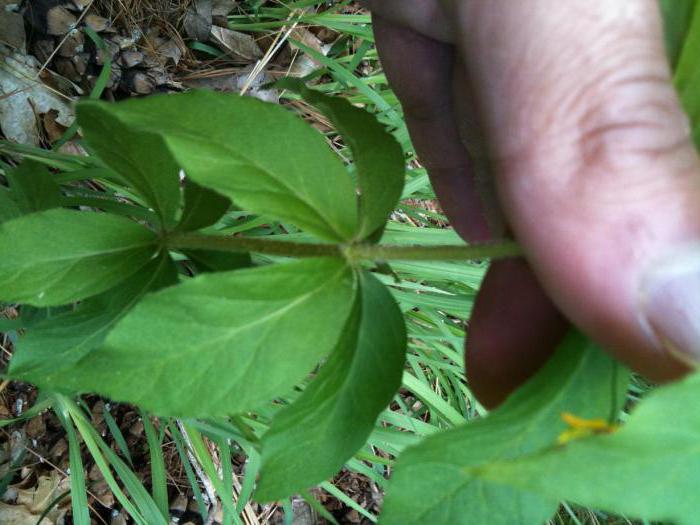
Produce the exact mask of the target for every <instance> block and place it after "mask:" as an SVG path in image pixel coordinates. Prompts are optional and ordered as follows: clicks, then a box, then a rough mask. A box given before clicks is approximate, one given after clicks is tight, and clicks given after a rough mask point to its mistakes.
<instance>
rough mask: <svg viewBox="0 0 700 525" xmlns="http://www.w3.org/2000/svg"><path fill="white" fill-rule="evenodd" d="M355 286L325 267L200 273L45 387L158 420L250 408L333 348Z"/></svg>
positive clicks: (327, 262) (347, 275)
mask: <svg viewBox="0 0 700 525" xmlns="http://www.w3.org/2000/svg"><path fill="white" fill-rule="evenodd" d="M355 288H356V284H355V279H354V277H353V273H352V272H351V270H350V269H349V268H348V267H347V266H346V265H345V263H344V262H343V261H341V260H335V259H309V260H304V261H299V262H293V263H288V264H276V265H272V266H267V267H262V268H255V269H248V270H238V271H233V272H225V273H216V274H205V275H201V276H199V277H196V278H194V279H192V280H191V281H189V282H186V283H184V284H181V285H179V286H175V287H172V288H169V289H166V290H163V291H161V292H156V293H154V294H151V295H149V296H147V297H146V298H145V299H144V300H143V301H142V302H141V303H139V304H138V305H137V306H136V307H135V308H134V309H133V310H132V311H131V312H130V313H129V314H128V315H127V316H126V317H125V318H124V319H122V320H121V321H120V322H119V323H118V325H117V326H116V327H115V328H114V330H113V331H112V332H111V333H110V334H109V336H108V337H107V340H106V341H105V343H104V345H103V346H102V347H101V348H99V349H98V350H96V351H94V352H91V353H90V354H88V355H87V356H86V357H85V358H84V359H82V360H81V361H80V362H78V363H77V364H76V365H75V366H74V367H72V368H71V369H70V371H66V372H59V373H58V374H54V375H51V376H50V377H47V381H50V382H51V383H52V384H56V385H58V384H62V385H63V388H64V389H68V390H70V391H73V392H88V391H89V392H97V393H99V394H103V395H105V396H108V397H111V398H112V399H115V400H118V401H128V402H131V403H134V404H136V405H139V406H140V407H142V408H143V409H145V410H148V411H150V412H152V413H155V414H158V415H172V416H197V417H203V416H215V415H230V414H234V413H239V412H242V411H247V410H251V409H253V408H255V407H256V406H258V405H260V404H262V403H264V402H266V401H269V400H271V399H272V398H273V397H274V396H275V395H279V394H284V393H285V392H286V391H287V390H288V389H290V388H291V387H292V386H293V385H295V384H296V383H298V382H299V381H300V380H301V379H303V377H304V376H305V375H306V374H308V373H309V372H310V371H311V369H312V367H313V366H314V365H315V364H316V363H317V362H318V361H319V360H320V359H321V358H322V357H323V356H325V355H326V354H328V353H329V352H330V351H331V350H332V349H333V347H334V346H335V345H336V343H337V341H338V339H339V337H340V333H341V331H342V329H343V326H345V323H346V321H347V318H348V316H349V314H350V309H351V307H352V302H353V297H354V295H355Z"/></svg>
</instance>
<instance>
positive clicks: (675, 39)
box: [659, 0, 697, 69]
mask: <svg viewBox="0 0 700 525" xmlns="http://www.w3.org/2000/svg"><path fill="white" fill-rule="evenodd" d="M696 2H697V0H660V2H659V3H660V5H661V11H662V13H663V16H664V21H665V24H664V29H665V33H666V49H667V51H668V58H669V61H670V62H671V67H673V68H674V69H676V66H677V65H678V59H679V58H680V56H681V52H682V51H683V47H684V46H685V44H686V37H687V36H688V30H689V29H690V24H691V22H692V20H693V13H694V11H695V6H696Z"/></svg>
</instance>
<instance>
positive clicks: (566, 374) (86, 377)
mask: <svg viewBox="0 0 700 525" xmlns="http://www.w3.org/2000/svg"><path fill="white" fill-rule="evenodd" d="M697 18H698V17H696V19H697ZM683 36H684V35H683ZM679 38H680V37H679ZM686 60H690V59H688V58H686ZM688 67H690V66H688ZM284 86H285V87H286V88H288V89H294V90H295V91H298V92H299V93H300V94H301V95H302V96H303V97H305V98H306V100H307V101H309V102H311V103H313V104H315V105H316V106H317V107H318V108H319V109H321V110H322V111H323V112H324V113H326V115H327V116H328V118H329V119H330V120H332V121H333V122H334V124H335V125H336V127H337V128H338V129H339V131H340V132H341V133H342V134H343V135H344V137H345V139H346V141H347V142H348V143H349V144H350V146H351V148H352V153H353V156H354V161H355V167H356V171H355V173H353V174H351V175H352V176H348V174H347V173H346V171H345V168H344V167H343V165H342V163H340V162H339V161H338V160H337V159H336V158H335V157H334V156H333V155H332V154H331V153H329V150H328V148H327V146H326V145H325V144H324V143H323V140H322V139H321V138H320V136H319V135H318V134H316V133H315V132H314V131H312V130H311V129H310V128H308V127H307V126H305V125H304V124H303V123H301V121H299V120H297V119H295V118H294V117H292V116H291V115H290V114H289V113H287V112H285V110H283V109H281V108H278V107H274V106H268V105H263V104H262V103H259V102H257V101H252V100H248V99H240V98H238V97H232V96H225V95H213V94H204V93H193V94H188V95H182V96H176V97H157V98H153V99H148V100H143V101H131V102H129V103H125V104H119V105H114V106H110V105H104V104H99V103H93V102H88V103H84V104H83V105H81V107H80V108H79V118H80V123H81V125H82V127H83V130H84V134H85V137H86V139H87V142H88V144H89V146H90V147H91V148H92V150H93V151H94V153H95V154H96V156H93V157H91V158H90V159H89V160H83V161H81V162H84V163H88V165H84V166H76V164H71V165H70V170H68V171H67V172H66V173H67V175H66V174H64V179H63V180H68V179H70V180H76V179H81V178H85V179H88V178H90V179H99V180H101V181H102V182H103V184H104V186H105V187H106V188H107V189H108V195H109V194H111V197H109V196H107V197H106V196H105V195H104V194H102V193H100V194H99V196H98V195H86V194H80V195H77V194H71V195H70V196H66V195H64V194H62V193H61V191H60V190H59V187H58V186H57V185H56V180H55V177H50V176H48V172H47V171H46V169H45V168H44V167H43V165H42V164H39V163H36V162H32V161H27V160H25V161H24V163H22V164H21V165H20V167H19V168H16V169H14V170H8V172H7V173H8V179H9V182H10V190H9V191H7V190H3V191H2V192H0V203H2V206H0V210H1V211H2V220H3V221H5V222H4V224H3V225H2V227H0V256H1V257H0V299H2V300H4V301H8V302H20V303H22V304H24V305H28V307H27V308H26V312H27V314H28V315H25V314H24V313H23V315H22V317H21V318H20V320H19V324H20V325H22V326H24V327H26V328H27V329H28V330H27V333H26V335H24V336H23V337H22V338H20V339H19V341H18V344H17V350H16V353H15V356H14V359H13V361H12V364H11V368H10V370H9V372H8V375H9V377H13V378H18V379H23V380H28V381H31V382H34V383H36V384H38V385H39V386H41V387H42V388H44V389H45V390H47V391H55V392H62V393H63V394H74V393H77V392H86V391H95V392H99V393H102V394H104V395H107V396H110V397H113V398H114V399H117V400H125V401H130V402H133V403H135V404H138V405H139V406H141V407H142V408H144V409H145V410H148V411H150V412H153V413H155V414H157V415H159V416H177V417H183V418H199V419H198V420H194V419H190V420H187V422H186V423H185V424H183V425H182V426H181V427H179V428H176V429H173V434H174V435H178V436H180V438H179V439H181V440H182V443H185V442H186V443H188V444H190V447H191V449H192V452H193V453H194V454H195V455H196V456H197V459H198V460H199V461H200V462H201V464H202V466H203V467H204V470H205V471H206V472H207V474H208V476H209V478H210V479H211V480H212V481H213V482H214V484H215V485H217V487H216V488H217V492H219V493H220V494H225V493H226V487H225V486H224V484H225V475H223V476H222V478H221V479H220V478H219V474H218V473H217V472H216V468H215V466H214V465H213V464H212V463H210V459H207V458H208V456H207V454H206V450H205V448H204V447H203V445H202V440H201V434H202V433H204V432H206V433H207V435H208V436H210V437H214V438H215V437H216V436H219V439H222V440H225V439H229V437H230V436H232V435H233V436H237V437H238V438H239V439H240V441H241V442H242V443H246V444H247V445H248V446H250V447H251V451H252V453H253V454H256V453H258V452H259V453H260V454H261V461H262V465H261V477H260V481H259V483H258V488H257V492H256V494H257V497H259V498H260V499H264V500H265V499H277V498H282V497H285V496H288V495H290V494H292V493H295V492H299V491H303V490H305V489H306V488H308V487H310V486H312V485H314V484H317V483H319V482H321V481H323V480H324V479H326V478H327V477H329V476H330V475H332V474H333V472H334V471H336V470H337V469H338V468H340V467H341V466H342V464H343V463H344V462H345V461H347V460H348V459H349V458H350V457H351V456H352V455H353V454H354V453H355V452H356V451H357V450H358V449H359V448H360V447H362V445H363V444H364V443H365V441H366V440H367V438H368V436H369V435H370V432H371V431H372V429H373V428H374V422H375V420H376V419H377V417H378V416H379V414H380V412H381V411H382V410H383V408H384V407H385V406H386V405H387V404H388V403H389V401H390V400H391V399H392V397H393V395H394V393H395V391H396V390H397V388H398V387H399V385H400V382H401V373H402V371H403V366H404V358H405V353H404V352H405V347H406V334H405V328H404V321H403V319H402V316H401V312H400V311H399V310H398V309H397V307H396V304H395V302H394V300H393V299H392V297H391V296H390V295H389V294H388V292H387V289H386V287H385V286H384V285H383V284H381V283H380V282H379V279H378V277H379V278H382V277H383V276H382V274H381V273H377V272H372V271H370V270H373V269H377V270H381V271H386V270H388V269H389V268H388V267H387V263H388V264H390V265H391V264H393V262H394V261H406V260H416V261H421V260H433V259H436V260H444V259H462V260H466V259H469V258H482V257H497V256H507V255H511V254H514V253H517V247H515V246H513V245H510V244H504V245H498V246H487V247H468V246H437V247H435V246H431V247H425V246H409V247H405V246H393V245H388V246H387V245H382V244H378V243H377V242H378V240H379V238H380V237H381V234H382V230H383V228H384V225H385V221H386V218H387V216H388V214H389V213H390V212H391V210H393V208H394V207H395V205H396V203H397V201H398V198H399V196H400V194H401V187H402V184H403V177H404V173H403V165H404V159H403V155H402V153H401V150H400V148H398V147H397V146H396V145H395V143H394V142H393V140H392V139H391V137H390V136H389V135H388V133H387V132H386V131H384V129H383V128H382V126H380V125H379V124H377V123H376V121H374V120H373V118H371V117H370V116H369V115H368V114H366V113H364V112H363V111H361V110H359V109H356V108H353V107H352V106H350V105H349V104H347V102H345V101H342V100H337V99H333V98H328V97H323V96H321V95H319V94H318V93H316V92H312V91H309V90H307V89H306V88H304V87H303V86H302V85H300V84H295V83H291V82H290V81H288V82H287V83H286V84H285V85H284ZM688 100H689V99H688V98H686V102H687V103H688ZM98 159H99V160H98ZM68 162H77V161H74V160H73V159H69V160H68ZM181 168H182V169H183V170H184V171H185V173H186V175H187V179H186V181H185V183H184V189H181V184H180V181H179V179H178V174H179V171H180V169H181ZM353 180H354V181H355V182H356V184H354V185H353V183H352V182H353ZM358 194H359V197H358ZM124 197H127V199H125V198H124ZM231 201H233V203H234V205H235V206H240V207H241V208H244V209H245V210H247V211H249V212H254V213H257V214H259V215H261V216H262V217H266V218H267V219H266V220H268V221H271V220H280V221H282V222H283V224H284V227H285V229H286V230H287V231H289V232H292V235H289V236H288V237H290V238H292V239H293V240H291V241H279V240H274V239H272V240H270V239H266V238H264V237H262V238H261V237H250V236H243V237H240V236H236V237H230V236H226V237H224V236H221V235H215V234H213V233H212V232H211V231H210V230H211V229H210V226H211V225H212V224H214V223H215V222H217V221H218V220H219V218H220V217H221V216H222V215H223V214H224V213H225V212H226V210H228V209H229V208H230V206H231ZM78 206H80V207H90V208H92V209H100V210H103V211H105V212H107V213H96V212H94V211H78V210H76V209H66V208H76V207H78ZM296 227H299V228H301V231H299V230H297V229H296ZM251 253H252V254H263V255H266V256H268V258H267V259H266V260H265V261H264V262H265V263H270V262H273V263H274V264H265V265H258V264H256V265H254V264H253V263H254V262H256V263H260V262H261V261H260V258H259V255H255V256H254V258H251V257H250V254H251ZM183 257H186V258H187V261H188V263H187V264H188V270H191V269H192V268H191V267H195V268H196V269H197V270H199V272H200V275H198V276H197V277H195V278H190V275H189V274H190V272H189V271H188V272H183V267H182V265H179V267H178V264H177V263H176V262H175V261H176V260H182V258H183ZM287 257H293V258H300V259H303V260H300V261H294V262H289V261H288V260H286V258H287ZM283 258H284V259H283ZM397 264H401V262H397ZM178 269H179V270H180V271H179V272H178ZM178 281H181V282H180V283H179V284H178ZM75 301H81V302H80V303H79V304H78V305H77V306H65V305H69V304H71V303H73V302H75ZM379 349H380V350H379ZM318 363H322V365H321V366H320V368H317V364H318ZM309 373H311V380H310V381H305V377H306V376H308V375H309ZM627 378H628V375H627V373H626V372H624V371H623V370H621V369H620V368H619V367H618V366H617V365H616V364H615V363H613V362H612V361H611V360H610V359H609V358H607V357H605V356H604V354H602V353H601V352H600V351H598V350H597V349H595V348H593V347H592V345H591V344H590V343H589V342H588V341H586V340H585V339H583V338H582V337H581V336H579V335H576V334H572V335H571V336H570V337H569V338H568V339H567V341H566V342H565V343H564V344H563V345H562V349H561V351H560V352H559V353H558V355H557V356H556V358H555V359H554V360H552V361H551V362H550V363H549V364H548V366H547V367H546V368H545V369H544V370H543V371H542V372H541V373H540V374H539V375H538V376H537V377H535V378H534V379H533V380H532V381H531V382H530V383H529V384H528V385H527V386H526V387H525V388H523V389H522V390H521V391H520V392H519V393H518V394H516V395H515V396H513V397H512V398H511V399H510V400H509V402H508V403H506V405H504V406H503V407H502V408H500V409H498V410H497V411H495V412H494V413H493V414H491V415H490V416H489V417H488V418H485V419H483V420H477V421H474V422H472V423H469V424H467V425H463V426H459V427H458V428H455V429H453V430H449V431H446V432H443V433H440V434H438V435H436V436H434V437H431V438H428V439H426V440H425V441H424V442H422V443H421V444H420V445H418V446H417V447H414V448H412V449H410V450H408V451H407V452H406V453H405V454H403V455H401V457H400V459H399V461H398V462H397V465H396V472H395V475H394V479H393V482H392V488H391V489H390V492H389V495H388V497H387V501H386V510H385V514H384V515H383V518H384V521H385V522H386V523H393V522H396V523H426V522H434V523H453V522H459V521H466V520H467V519H468V520H469V522H474V523H481V522H488V523H514V522H521V523H537V522H540V521H543V520H545V519H547V518H548V517H549V516H550V515H551V514H552V513H553V512H554V510H555V509H556V506H557V504H558V502H559V501H560V500H562V499H570V500H574V501H576V502H579V503H583V504H588V505H591V506H594V507H602V508H605V509H609V510H614V511H619V512H626V513H629V514H630V515H634V516H643V517H648V518H650V519H673V520H676V521H677V522H680V523H694V522H695V520H696V518H695V517H694V505H693V502H694V498H693V491H694V484H695V483H696V480H697V478H696V477H697V474H696V473H697V472H698V469H697V467H698V465H697V461H698V459H697V452H696V451H695V448H696V443H697V437H698V434H699V433H700V428H699V427H698V424H697V422H696V421H694V419H693V417H687V418H685V419H684V420H683V421H682V422H679V421H677V420H676V418H675V417H674V407H682V406H684V405H687V404H688V403H690V402H692V397H691V396H693V395H695V394H696V393H697V391H698V386H697V381H698V380H697V377H695V376H694V377H691V378H689V379H688V380H686V381H684V382H681V383H679V384H677V385H673V386H670V387H666V388H664V389H660V390H659V391H658V392H657V393H656V394H654V395H653V397H650V399H649V400H648V401H646V402H644V403H643V405H642V406H641V407H640V408H639V409H638V410H637V411H635V412H634V414H633V416H632V417H631V418H630V421H629V423H628V424H627V425H625V426H624V427H623V428H622V429H621V430H617V429H616V427H615V426H614V424H615V422H616V420H617V418H618V416H619V409H620V405H621V403H622V402H623V400H624V390H625V388H626V386H627ZM297 385H301V388H295V386H297ZM425 395H426V396H427V395H429V392H427V393H425ZM275 397H277V398H281V399H283V400H284V408H282V409H281V410H277V411H276V412H275V413H274V415H273V417H272V418H271V425H270V427H269V429H267V428H262V431H260V427H261V425H260V423H259V422H258V421H257V419H258V414H263V416H262V417H261V418H264V413H265V411H266V410H267V408H266V407H267V406H268V405H269V401H270V400H271V399H273V398H275ZM54 405H55V406H56V407H58V410H59V412H60V414H61V415H62V419H63V421H64V424H65V425H66V427H67V428H70V429H73V433H72V434H71V432H70V431H69V438H71V440H72V441H73V442H77V437H76V436H75V429H76V428H77V431H78V432H79V433H80V435H81V436H83V439H84V440H86V443H87V444H88V447H89V449H90V451H91V453H92V454H93V457H96V458H100V460H99V461H98V464H99V465H100V466H101V468H103V472H104V471H107V472H109V470H110V467H109V465H111V466H112V468H114V469H115V470H116V471H117V472H118V473H119V475H120V477H121V478H122V481H124V482H125V483H126V484H128V487H127V488H128V492H129V496H130V497H131V499H132V500H133V503H132V502H131V501H130V500H129V498H128V497H127V496H126V495H125V494H124V493H123V492H122V491H121V490H119V487H118V485H117V484H116V482H114V480H113V478H111V480H110V479H109V478H108V481H111V482H112V483H113V484H114V487H116V488H115V494H116V495H117V497H118V498H119V499H120V501H123V504H124V506H125V507H126V508H129V509H130V514H131V515H132V516H134V519H136V521H137V522H139V523H148V524H150V523H159V522H161V521H160V520H161V517H162V516H163V496H162V494H161V495H160V496H156V495H155V494H154V496H153V498H151V497H150V496H149V495H148V494H147V493H146V492H145V491H143V490H141V489H140V488H139V484H138V482H137V481H134V479H132V476H130V475H129V470H128V468H127V466H126V464H125V463H124V461H122V460H121V459H120V458H119V457H118V456H117V455H116V454H115V453H114V452H113V451H112V450H111V449H109V447H107V446H105V445H104V443H103V442H102V440H101V439H100V437H99V435H95V434H94V432H93V431H92V430H91V429H90V427H89V425H88V424H87V423H86V420H85V415H84V413H83V412H82V411H81V409H80V407H79V406H77V405H76V404H75V403H73V402H72V401H71V400H70V398H68V397H66V396H65V395H61V394H56V396H55V400H54ZM433 406H434V407H436V408H435V410H436V411H437V412H438V413H439V414H440V417H442V418H443V419H445V420H447V421H451V422H452V423H457V424H458V423H459V422H460V421H461V419H462V415H461V414H460V413H459V412H455V411H454V409H453V408H452V407H451V406H450V405H446V406H444V405H440V404H439V402H435V403H433ZM564 413H572V414H574V415H575V416H578V417H579V418H585V419H587V420H600V419H603V420H605V421H607V423H608V424H607V425H606V424H591V425H589V426H590V428H588V427H587V426H586V423H585V421H583V422H577V421H578V420H576V419H569V421H573V422H575V423H574V425H575V426H576V425H578V427H576V428H574V429H573V430H577V432H573V433H572V432H571V430H572V429H571V428H570V425H568V424H567V422H566V421H565V420H563V419H562V414H564ZM252 414H255V415H252ZM691 415H692V414H691ZM419 422H420V421H419V420H417V421H416V422H412V424H418V423H419ZM404 424H405V423H404ZM73 425H75V427H74V426H73ZM659 428H662V429H666V430H664V432H659V430H658V429H659ZM596 429H597V430H596ZM424 432H425V433H427V432H428V431H427V430H425V429H424ZM431 432H432V431H431ZM259 434H262V439H258V438H257V436H258V435H259ZM71 436H73V437H71ZM86 436H87V438H86ZM562 436H568V437H569V439H568V440H565V439H562ZM572 436H573V438H572ZM151 442H153V445H152V447H151V448H152V449H157V442H158V438H157V436H155V434H153V435H151V437H150V438H149V444H151ZM183 448H184V447H183ZM223 449H225V447H222V450H223ZM373 459H376V458H373ZM71 461H72V462H74V464H75V465H76V468H80V463H79V462H80V457H79V455H78V456H77V457H75V455H73V456H72V457H71ZM669 478H674V479H672V480H671V481H669V484H667V485H660V484H647V485H642V486H640V484H639V482H638V480H639V479H669ZM252 480H253V481H254V480H255V475H253V476H252ZM659 487H660V488H659ZM73 490H74V491H76V493H79V492H80V491H81V490H83V487H80V486H77V487H76V486H74V487H73ZM670 491H672V493H671V492H670ZM222 500H224V506H225V507H226V510H227V513H228V515H229V516H234V515H236V510H237V509H231V508H230V506H231V505H230V501H229V500H227V499H225V498H222ZM81 501H84V495H83V498H79V497H74V498H73V502H74V506H75V505H78V508H79V504H80V502H81ZM156 501H158V502H159V503H158V504H156V503H155V502H156ZM83 512H84V510H83ZM74 514H75V515H79V516H82V518H81V519H83V520H85V519H87V518H86V516H85V515H84V514H80V513H79V512H76V513H74ZM230 519H233V518H230Z"/></svg>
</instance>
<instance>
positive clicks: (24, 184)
mask: <svg viewBox="0 0 700 525" xmlns="http://www.w3.org/2000/svg"><path fill="white" fill-rule="evenodd" d="M6 177H7V180H8V181H9V183H10V189H11V190H12V197H13V198H14V201H15V204H16V206H17V207H18V208H19V210H20V212H21V214H22V215H25V214H28V213H33V212H36V211H44V210H50V209H51V208H58V207H59V206H61V190H60V188H59V187H58V184H57V183H56V181H55V180H54V178H53V176H52V175H51V173H50V172H49V170H48V168H47V167H46V166H45V165H43V164H41V163H39V162H36V161H33V160H30V159H25V160H23V161H22V163H21V164H20V165H19V166H17V167H16V168H12V169H9V170H7V173H6Z"/></svg>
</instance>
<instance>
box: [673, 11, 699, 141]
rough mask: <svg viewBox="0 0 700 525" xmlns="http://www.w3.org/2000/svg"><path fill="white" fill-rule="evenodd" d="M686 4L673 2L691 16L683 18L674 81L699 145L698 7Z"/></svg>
mask: <svg viewBox="0 0 700 525" xmlns="http://www.w3.org/2000/svg"><path fill="white" fill-rule="evenodd" d="M687 4H688V2H687V1H685V0H678V3H677V4H674V7H675V9H678V10H679V11H678V12H682V10H683V9H685V10H686V11H687V12H688V16H691V15H692V18H690V19H687V20H685V23H686V24H688V28H687V29H685V30H684V31H683V34H684V35H685V39H684V42H683V46H682V50H681V52H680V56H679V58H678V65H677V67H676V71H675V83H676V88H677V89H678V92H679V93H680V96H681V100H682V102H683V107H684V108H685V110H686V112H687V113H688V115H689V116H690V120H691V126H692V129H693V138H694V139H695V144H696V145H700V53H698V48H699V46H700V9H697V6H696V5H695V2H693V5H692V6H690V5H687ZM684 6H685V7H684ZM678 42H680V39H679V40H678Z"/></svg>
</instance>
